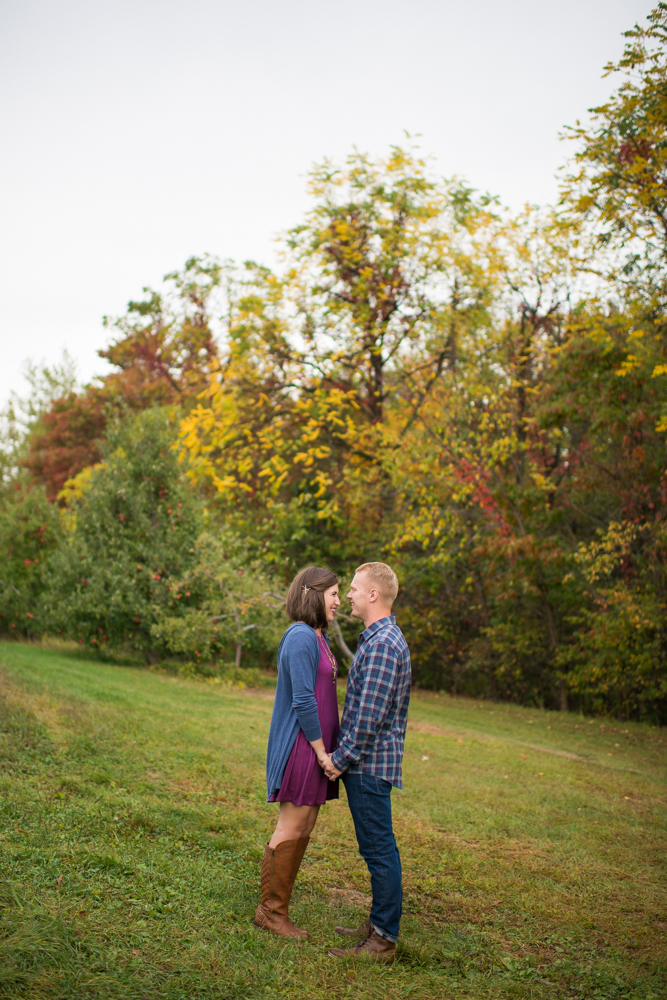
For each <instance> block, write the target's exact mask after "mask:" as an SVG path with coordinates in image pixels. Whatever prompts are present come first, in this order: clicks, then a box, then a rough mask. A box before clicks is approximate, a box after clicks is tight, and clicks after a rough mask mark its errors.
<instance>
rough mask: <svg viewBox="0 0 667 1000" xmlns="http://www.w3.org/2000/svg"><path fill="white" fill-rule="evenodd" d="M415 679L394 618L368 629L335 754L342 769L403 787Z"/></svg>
mask: <svg viewBox="0 0 667 1000" xmlns="http://www.w3.org/2000/svg"><path fill="white" fill-rule="evenodd" d="M411 680H412V672H411V668H410V651H409V649H408V644H407V643H406V641H405V637H404V635H403V633H402V632H401V630H400V628H399V627H398V625H397V624H396V619H395V618H394V616H393V615H391V616H390V617H388V618H380V620H379V621H377V622H373V624H372V625H369V626H368V628H367V629H364V631H363V632H362V633H361V635H360V636H359V645H358V647H357V651H356V653H355V654H354V659H353V660H352V666H351V667H350V673H349V676H348V678H347V692H346V695H345V708H344V709H343V718H342V719H341V724H340V732H339V734H338V747H337V748H336V750H335V751H334V752H333V753H332V755H331V761H332V763H333V765H334V767H336V768H337V770H339V771H347V770H348V769H349V770H350V771H351V772H352V773H357V774H358V773H359V772H360V771H363V773H364V774H372V775H375V777H377V778H384V780H385V781H388V782H390V784H392V785H396V787H397V788H402V787H403V781H402V777H401V762H402V760H403V745H404V742H405V727H406V724H407V719H408V702H409V701H410V684H411Z"/></svg>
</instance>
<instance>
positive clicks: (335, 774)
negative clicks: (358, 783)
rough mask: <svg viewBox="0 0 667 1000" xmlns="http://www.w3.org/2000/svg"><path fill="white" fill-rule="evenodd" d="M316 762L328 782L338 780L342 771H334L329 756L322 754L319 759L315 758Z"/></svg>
mask: <svg viewBox="0 0 667 1000" xmlns="http://www.w3.org/2000/svg"><path fill="white" fill-rule="evenodd" d="M317 761H318V763H319V765H320V767H321V768H322V770H323V771H324V773H325V774H326V776H327V778H328V779H329V781H335V780H336V778H340V776H341V774H342V773H343V772H342V771H338V770H336V768H335V767H334V765H333V764H332V763H331V754H328V753H327V754H322V756H321V757H318V758H317Z"/></svg>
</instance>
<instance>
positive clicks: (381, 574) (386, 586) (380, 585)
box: [355, 562, 398, 607]
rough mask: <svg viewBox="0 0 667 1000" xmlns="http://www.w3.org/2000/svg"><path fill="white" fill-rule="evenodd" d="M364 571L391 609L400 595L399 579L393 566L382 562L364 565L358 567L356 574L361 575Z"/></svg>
mask: <svg viewBox="0 0 667 1000" xmlns="http://www.w3.org/2000/svg"><path fill="white" fill-rule="evenodd" d="M362 570H363V571H364V573H366V575H367V576H368V579H369V580H370V581H371V583H374V584H375V586H376V587H377V590H378V593H379V595H380V597H381V598H382V600H383V601H384V603H385V604H388V605H389V607H391V606H392V604H393V603H394V601H395V600H396V595H397V594H398V577H397V576H396V574H395V573H394V571H393V569H392V568H391V566H387V564H386V563H381V562H370V563H363V564H362V565H361V566H357V568H356V570H355V572H356V573H361V571H362Z"/></svg>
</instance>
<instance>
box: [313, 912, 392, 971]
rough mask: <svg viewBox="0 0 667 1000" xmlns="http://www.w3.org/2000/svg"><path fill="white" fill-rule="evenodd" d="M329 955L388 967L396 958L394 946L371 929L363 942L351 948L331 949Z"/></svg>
mask: <svg viewBox="0 0 667 1000" xmlns="http://www.w3.org/2000/svg"><path fill="white" fill-rule="evenodd" d="M369 923H370V921H369ZM329 955H330V956H331V958H361V959H365V960H366V961H369V962H382V963H384V964H386V965H390V964H391V963H392V962H393V961H394V959H395V958H396V945H395V944H394V942H393V941H387V939H386V938H383V937H382V936H381V935H380V934H378V933H377V931H374V930H373V929H372V927H371V928H370V929H369V931H368V934H367V935H366V937H365V938H364V939H363V941H358V942H357V943H356V944H355V945H354V947H353V948H332V949H331V950H330V952H329Z"/></svg>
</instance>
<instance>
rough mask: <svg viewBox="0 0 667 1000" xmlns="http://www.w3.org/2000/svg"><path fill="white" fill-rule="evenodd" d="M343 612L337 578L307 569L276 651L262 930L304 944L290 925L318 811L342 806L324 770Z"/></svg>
mask: <svg viewBox="0 0 667 1000" xmlns="http://www.w3.org/2000/svg"><path fill="white" fill-rule="evenodd" d="M339 607H340V599H339V597H338V578H337V577H336V576H334V574H333V573H331V572H330V571H329V570H328V569H321V568H320V567H319V566H308V567H307V568H306V569H302V570H301V572H300V573H297V575H296V577H295V578H294V580H293V581H292V584H291V586H290V588H289V591H288V593H287V608H286V610H287V616H288V617H289V618H290V619H291V620H292V622H293V623H294V624H292V625H290V627H289V628H288V629H287V631H286V632H285V634H284V636H283V637H282V640H281V643H280V647H279V649H278V684H277V687H276V699H275V701H274V703H273V715H272V717H271V728H270V730H269V746H268V750H267V755H266V783H267V801H269V802H279V803H280V812H279V813H278V823H277V825H276V830H275V833H274V834H273V837H272V838H271V840H270V841H269V843H268V844H267V845H266V849H265V851H264V857H263V858H262V878H261V888H262V901H261V903H260V904H259V906H258V907H257V911H256V913H255V923H256V924H257V926H258V927H263V928H265V930H268V931H273V933H274V934H281V935H282V936H283V937H290V938H306V937H308V934H307V932H306V931H304V930H301V929H300V928H298V927H295V925H294V924H293V923H292V921H291V920H290V918H289V915H288V907H289V901H290V897H291V895H292V888H293V886H294V881H295V879H296V876H297V872H298V871H299V866H300V865H301V860H302V858H303V855H304V853H305V850H306V847H307V846H308V841H309V839H310V834H311V833H312V830H313V827H314V826H315V822H316V820H317V814H318V812H319V809H320V806H321V805H323V804H324V802H326V801H327V799H337V798H338V781H332V782H330V781H329V780H328V778H327V777H326V776H325V774H324V771H323V770H322V764H323V762H324V760H325V759H326V756H327V754H328V753H331V751H332V750H333V749H334V747H335V745H336V737H337V735H338V700H337V697H336V677H337V674H338V666H337V663H336V659H335V657H334V656H333V654H332V652H331V650H330V649H329V640H328V639H327V635H326V633H327V629H328V627H329V625H330V624H331V622H332V621H333V620H334V618H335V617H336V609H337V608H339Z"/></svg>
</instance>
